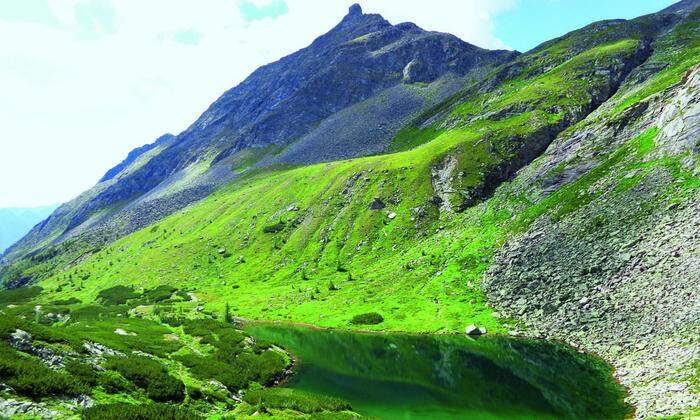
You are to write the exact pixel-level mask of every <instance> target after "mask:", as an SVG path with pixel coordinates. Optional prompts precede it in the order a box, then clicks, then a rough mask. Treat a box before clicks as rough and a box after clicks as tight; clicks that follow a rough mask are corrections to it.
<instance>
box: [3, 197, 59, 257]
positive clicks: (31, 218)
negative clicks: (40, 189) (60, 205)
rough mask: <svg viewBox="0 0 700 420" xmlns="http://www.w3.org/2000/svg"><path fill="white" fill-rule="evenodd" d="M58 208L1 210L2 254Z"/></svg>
mask: <svg viewBox="0 0 700 420" xmlns="http://www.w3.org/2000/svg"><path fill="white" fill-rule="evenodd" d="M56 207H57V206H42V207H24V208H3V209H0V253H2V252H3V251H5V249H7V248H8V247H9V246H10V245H12V244H13V243H15V242H16V241H18V240H20V239H22V237H23V236H24V235H26V234H27V233H28V232H29V231H30V230H31V229H32V228H33V227H34V225H36V224H37V223H39V222H41V221H42V220H44V219H46V218H47V217H48V216H49V215H50V214H51V213H52V212H53V211H54V209H55V208H56Z"/></svg>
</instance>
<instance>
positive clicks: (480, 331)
mask: <svg viewBox="0 0 700 420" xmlns="http://www.w3.org/2000/svg"><path fill="white" fill-rule="evenodd" d="M464 332H465V333H466V334H467V335H472V336H474V335H484V334H486V328H484V327H477V326H476V325H474V324H471V325H469V326H468V327H467V328H465V329H464Z"/></svg>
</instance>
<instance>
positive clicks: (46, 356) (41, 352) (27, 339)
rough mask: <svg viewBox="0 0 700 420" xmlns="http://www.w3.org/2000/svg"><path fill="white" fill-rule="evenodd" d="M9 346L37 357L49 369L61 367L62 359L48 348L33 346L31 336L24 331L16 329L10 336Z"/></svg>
mask: <svg viewBox="0 0 700 420" xmlns="http://www.w3.org/2000/svg"><path fill="white" fill-rule="evenodd" d="M10 346H12V347H14V348H15V349H17V350H19V351H23V352H25V353H29V354H32V355H34V356H37V357H39V358H40V359H41V360H42V361H43V362H44V363H46V364H47V365H49V366H50V367H54V368H59V367H62V366H63V357H61V356H59V355H58V354H56V352H54V351H53V350H52V349H50V348H48V347H44V346H35V345H34V344H33V342H32V336H31V335H30V334H29V333H28V332H26V331H23V330H20V329H18V330H15V332H13V333H12V334H10Z"/></svg>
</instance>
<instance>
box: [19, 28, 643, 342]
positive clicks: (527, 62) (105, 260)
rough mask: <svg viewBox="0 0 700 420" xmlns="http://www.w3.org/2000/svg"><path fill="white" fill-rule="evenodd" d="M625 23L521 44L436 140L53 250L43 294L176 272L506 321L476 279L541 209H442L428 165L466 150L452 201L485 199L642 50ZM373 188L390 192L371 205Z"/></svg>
mask: <svg viewBox="0 0 700 420" xmlns="http://www.w3.org/2000/svg"><path fill="white" fill-rule="evenodd" d="M618 29H619V28H617V29H615V30H613V29H607V30H606V31H605V32H604V34H603V35H600V34H599V36H598V37H597V38H595V39H597V40H598V41H597V42H596V41H595V39H594V40H593V41H592V40H591V37H581V35H580V34H579V33H575V34H574V35H571V36H570V37H568V38H564V39H562V40H559V41H557V42H555V43H553V44H551V45H548V46H546V48H543V49H538V50H536V51H535V52H533V53H532V54H531V55H527V56H524V57H523V58H522V59H521V61H520V63H521V64H519V67H518V68H519V70H518V71H517V72H515V73H514V74H513V75H512V76H510V77H507V78H504V77H503V76H502V75H501V76H499V78H501V79H503V80H501V82H500V83H499V84H498V85H497V86H495V87H491V88H490V89H491V91H490V93H489V92H482V91H480V90H479V89H476V88H475V89H472V90H471V91H468V92H467V93H465V95H466V96H465V97H463V98H461V100H460V102H459V103H458V104H457V105H456V106H452V107H451V108H449V109H446V110H443V116H442V117H441V118H442V119H441V121H442V123H440V124H439V125H440V127H441V130H440V133H439V134H437V137H435V138H434V139H433V140H432V141H430V142H427V143H425V144H422V145H420V146H418V147H416V148H414V149H411V150H407V151H404V152H399V153H395V154H391V155H385V156H374V157H368V158H362V159H354V160H350V161H343V162H334V163H329V164H321V165H314V166H309V167H302V168H296V169H292V170H280V171H276V172H271V173H269V172H265V173H259V174H257V175H253V176H249V177H246V178H245V179H242V180H240V181H237V182H235V183H234V184H232V185H230V186H229V187H227V188H226V189H224V190H222V191H219V192H218V193H217V194H215V195H213V196H211V197H209V198H207V199H205V200H204V201H202V202H201V203H199V204H197V205H194V206H192V207H190V208H188V209H186V210H184V211H182V212H180V213H178V214H176V215H174V216H172V217H169V218H167V219H165V220H162V221H161V222H159V223H158V224H157V226H153V227H149V228H147V229H144V230H141V231H139V232H136V233H135V234H132V235H130V236H128V237H126V238H124V239H122V240H119V241H117V242H115V243H113V244H111V245H110V246H108V247H107V248H105V249H103V250H100V251H99V252H96V253H94V254H93V255H90V256H86V257H85V258H83V259H81V260H80V262H79V263H78V264H77V265H74V264H67V265H66V264H65V263H67V262H68V261H64V262H63V263H62V264H61V265H55V266H54V267H55V268H58V270H55V269H52V271H51V274H52V275H51V276H50V277H48V278H46V279H44V280H43V281H41V282H40V285H41V286H42V287H43V288H44V289H45V291H46V292H45V293H44V295H45V296H46V298H47V299H48V298H49V296H50V298H51V299H56V298H68V297H78V298H79V299H81V300H83V301H90V300H91V299H93V298H94V297H95V296H97V294H98V293H99V292H100V291H101V290H103V289H105V288H108V287H112V286H114V285H120V284H124V285H137V286H138V287H154V286H157V285H160V284H169V285H172V286H175V287H179V288H182V289H186V290H188V291H191V292H193V293H194V294H195V295H196V296H197V298H198V301H197V302H192V301H190V302H182V303H180V304H178V305H179V306H181V307H182V308H183V309H193V308H194V307H196V306H199V305H204V306H205V308H207V309H211V310H212V311H219V310H221V309H222V308H223V307H224V305H225V304H227V303H228V304H229V305H230V307H231V309H232V311H233V313H234V314H236V315H239V316H243V317H249V318H257V319H280V320H288V321H295V322H310V323H314V324H317V325H323V326H340V327H347V326H349V320H350V318H351V317H352V316H353V315H356V314H359V313H364V312H379V313H381V314H382V315H383V316H384V319H385V321H384V322H383V323H381V324H378V325H375V326H368V327H367V328H373V329H393V330H410V331H454V330H458V329H461V328H462V327H463V326H464V325H466V324H468V323H472V322H474V323H478V324H480V325H484V326H486V327H487V328H490V329H493V330H497V331H503V330H504V329H505V328H506V327H504V326H503V325H502V322H503V321H502V320H500V319H499V318H498V317H495V316H493V314H492V311H491V310H490V309H489V308H488V307H487V306H486V304H485V302H484V297H483V295H482V293H481V292H480V290H479V282H480V279H481V276H482V274H483V272H484V271H485V270H486V268H487V267H488V264H489V261H490V258H491V255H492V254H493V252H494V250H495V249H497V248H498V247H499V246H500V245H501V244H502V243H503V242H504V241H505V240H506V239H507V238H508V236H509V235H510V234H511V233H513V232H517V231H519V230H522V229H523V228H524V226H526V225H527V224H529V223H530V222H531V221H532V220H533V218H532V217H529V216H528V214H529V213H527V212H521V213H519V214H515V213H514V209H518V210H519V211H521V210H522V206H521V205H520V203H519V202H518V198H515V197H501V196H497V197H494V198H493V199H491V200H490V201H488V202H487V203H482V204H480V205H476V206H472V207H468V208H466V209H465V211H464V212H462V213H459V214H454V215H452V214H450V215H445V214H444V213H443V214H442V215H441V214H440V211H439V208H438V206H437V205H435V203H434V202H433V196H434V194H435V193H434V190H433V185H432V182H431V169H433V168H434V166H435V164H436V163H438V162H440V161H442V160H443V159H444V156H446V155H450V156H456V157H457V160H458V169H457V170H456V171H455V175H453V178H455V183H454V188H455V189H456V190H458V191H461V193H459V194H455V197H456V199H455V204H457V205H459V204H460V203H464V202H465V201H468V203H469V204H474V203H476V202H478V201H479V199H480V198H483V197H481V196H480V194H481V193H482V192H483V193H485V192H486V191H487V190H488V189H489V188H492V187H493V186H492V185H489V183H490V182H493V180H494V177H493V174H494V173H498V174H503V173H504V172H505V173H507V172H508V171H509V170H513V169H514V168H516V167H517V166H518V165H522V164H525V163H527V161H528V160H530V159H532V158H534V156H529V155H530V154H532V149H533V148H534V149H538V148H539V149H542V148H544V147H546V145H547V144H548V141H551V139H552V138H553V136H554V135H555V134H556V133H557V132H558V131H561V130H563V129H564V128H566V127H567V126H568V125H570V124H572V123H575V122H576V121H578V120H580V119H581V118H583V117H585V115H586V114H587V112H588V111H590V110H591V109H592V108H594V107H595V106H597V104H598V103H600V102H602V101H603V100H604V99H605V98H606V97H607V96H608V95H610V94H612V93H613V92H614V89H615V85H616V84H617V83H619V82H620V81H621V79H622V78H623V77H624V75H625V74H626V72H628V71H630V70H631V69H632V67H634V65H636V64H639V62H640V60H641V59H642V58H643V57H644V51H645V50H646V48H647V45H646V42H645V41H644V39H643V38H644V33H642V32H639V33H635V32H634V31H632V32H630V31H629V30H624V31H622V30H618ZM595 31H596V32H595V33H599V29H598V28H596V29H595ZM630 33H631V35H630ZM579 38H582V39H585V43H583V44H581V43H580V42H579V41H578V39H579ZM538 69H539V70H538ZM543 70H546V71H543ZM508 73H509V74H510V73H513V72H512V71H508ZM457 172H459V173H461V175H457ZM375 198H380V199H381V201H382V202H383V203H384V204H385V205H386V207H385V208H382V209H380V210H372V209H370V204H371V203H372V202H373V201H374V200H375ZM553 206H554V205H553ZM67 255H70V254H67ZM47 261H51V263H52V264H55V260H50V259H49V260H47ZM42 269H43V268H41V266H40V265H34V266H33V268H31V269H30V270H29V271H31V270H42ZM53 270H55V271H53ZM25 274H26V273H25ZM44 295H42V296H44ZM41 298H42V297H41V296H40V297H39V299H41Z"/></svg>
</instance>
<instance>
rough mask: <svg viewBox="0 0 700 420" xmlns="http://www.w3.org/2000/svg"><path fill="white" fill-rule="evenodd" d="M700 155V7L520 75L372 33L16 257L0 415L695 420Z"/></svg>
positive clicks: (111, 184) (467, 52)
mask: <svg viewBox="0 0 700 420" xmlns="http://www.w3.org/2000/svg"><path fill="white" fill-rule="evenodd" d="M699 153H700V1H698V0H684V1H681V2H679V3H676V4H674V5H672V6H671V7H669V8H666V9H664V10H661V11H659V12H657V13H653V14H649V15H645V16H640V17H637V18H634V19H630V20H624V19H616V20H606V21H601V22H594V23H592V24H590V25H587V26H585V27H583V28H580V29H578V30H575V31H573V32H570V33H568V34H565V35H563V36H561V37H559V38H556V39H552V40H550V41H547V42H545V43H543V44H541V45H539V46H538V47H536V48H534V49H532V50H531V51H528V52H525V53H518V52H511V51H489V50H484V49H481V48H478V47H476V46H473V45H470V44H468V43H466V42H463V41H461V40H460V39H458V38H456V37H454V36H452V35H449V34H443V33H437V32H429V31H425V30H423V29H421V28H419V27H418V26H416V25H414V24H412V23H399V24H392V23H389V22H387V21H386V20H385V19H384V18H382V17H381V16H379V15H374V14H365V13H364V12H363V11H362V9H361V7H360V6H358V5H354V6H352V7H351V8H350V10H349V12H348V14H347V15H346V16H345V17H344V18H343V19H342V21H341V22H340V23H338V24H337V25H336V26H335V27H334V28H332V29H331V30H330V31H329V32H327V33H326V34H324V35H322V36H320V37H319V38H317V39H316V40H315V41H313V42H312V43H311V45H309V46H308V47H307V48H305V49H302V50H300V51H298V52H295V53H293V54H291V55H289V56H287V57H284V58H282V59H281V60H279V61H277V62H274V63H271V64H268V65H266V66H263V67H261V68H259V69H258V70H256V71H255V72H253V73H252V74H251V75H250V76H249V77H248V78H247V79H245V80H244V81H243V82H242V83H241V84H239V85H238V86H236V87H234V88H232V89H231V90H229V91H227V92H225V93H224V94H223V95H222V96H221V97H220V98H219V99H218V100H216V101H215V102H214V103H213V104H212V105H211V106H210V107H209V109H207V110H206V111H205V112H204V113H203V114H202V115H201V116H200V117H199V118H198V119H197V121H195V122H194V123H193V124H192V125H191V126H190V127H189V128H188V129H186V130H185V131H183V132H182V133H179V134H177V135H164V136H162V137H161V138H159V139H157V140H156V141H155V142H154V143H151V144H149V145H146V146H143V147H141V148H138V149H136V150H134V151H132V152H131V153H130V154H129V155H128V156H127V157H126V158H125V159H124V160H123V162H122V163H120V164H119V165H118V166H116V167H115V168H113V169H111V170H109V171H108V172H107V173H106V174H105V176H104V177H103V178H102V179H101V180H100V182H99V183H98V184H97V185H95V186H94V187H93V188H92V189H90V190H88V191H86V192H85V193H83V194H82V195H80V196H79V197H78V198H76V199H75V200H73V201H71V202H68V203H65V204H63V205H62V206H61V207H59V208H58V209H57V210H56V211H55V212H54V213H53V214H52V215H51V216H50V217H48V218H47V219H46V220H44V221H43V222H41V223H40V224H38V225H37V226H36V227H34V229H32V231H31V232H30V233H29V234H28V235H27V236H26V237H25V238H23V239H22V240H21V241H20V242H18V243H17V244H16V245H14V246H13V247H11V248H10V249H9V250H8V251H7V252H6V253H5V254H4V255H3V260H2V265H0V278H1V279H2V281H3V285H4V289H3V290H2V291H0V305H1V306H2V311H3V312H2V314H0V324H2V325H1V326H2V328H0V338H2V340H1V341H0V344H2V345H1V346H0V350H1V351H0V368H1V369H0V380H1V381H2V383H3V385H5V387H6V389H4V390H3V391H0V392H2V395H3V397H2V398H3V402H2V403H0V414H6V415H15V414H17V413H23V414H27V415H37V416H44V417H51V416H63V415H66V416H69V415H72V414H75V413H76V412H80V413H86V414H84V415H85V416H88V415H92V416H94V418H110V417H109V416H111V415H114V413H115V412H119V413H121V412H125V411H124V410H127V411H128V410H135V411H134V413H135V414H134V415H137V414H138V415H142V416H146V418H148V416H151V417H153V416H166V417H168V418H194V417H197V416H203V417H206V416H214V417H215V416H221V415H227V414H231V413H233V415H236V416H241V417H242V418H246V416H251V417H252V416H256V417H257V416H271V417H285V416H287V417H286V418H289V417H299V418H308V416H310V415H312V414H313V413H316V414H319V413H320V414H319V415H328V416H332V417H333V418H353V417H357V416H361V415H363V414H367V413H369V415H374V414H376V413H375V412H372V411H371V410H372V409H373V408H372V407H368V406H366V405H363V401H362V400H359V401H358V400H353V398H355V397H356V396H357V395H358V394H357V393H361V392H360V391H358V390H361V389H372V386H374V385H376V383H378V382H382V383H384V384H386V383H392V384H394V383H395V384H396V386H395V387H393V388H395V389H392V390H388V391H387V390H386V389H385V388H381V389H383V390H384V391H382V392H390V391H391V392H393V391H396V392H397V394H396V395H397V396H399V390H403V391H405V392H404V393H402V394H400V398H399V397H397V398H396V400H397V401H398V400H401V401H406V405H410V404H409V401H408V399H410V398H413V397H415V395H417V394H416V392H414V391H415V390H416V389H421V390H423V389H425V390H428V389H429V390H430V392H440V393H442V394H440V395H443V394H444V395H443V396H444V398H443V399H444V400H445V401H450V404H454V406H451V407H450V410H453V409H454V407H460V409H465V408H464V407H463V406H462V405H460V404H463V403H464V401H466V400H465V399H459V398H455V399H454V400H452V399H450V398H452V397H451V395H452V394H451V392H453V391H454V390H455V389H460V390H462V389H469V390H470V391H469V392H470V393H473V395H478V396H480V397H479V398H476V400H479V403H478V404H476V405H473V406H470V407H469V409H471V410H475V411H474V412H475V413H477V412H478V413H487V414H488V415H494V416H501V417H504V418H507V417H508V416H509V415H512V413H513V412H516V411H508V410H506V409H503V410H502V411H489V410H490V409H493V407H490V406H489V404H486V403H484V401H486V400H488V401H501V402H504V401H505V403H504V404H506V403H507V404H511V405H510V406H509V407H517V409H518V410H526V411H517V412H518V413H523V412H527V413H531V416H532V417H538V416H541V417H560V418H626V417H632V416H636V417H639V418H656V417H663V416H677V417H674V418H692V417H693V416H697V415H698V414H699V413H700V411H698V410H699V409H700V408H699V407H700V394H699V389H700V388H699V387H700V340H699V337H700V157H699V156H700V155H699ZM251 320H258V321H265V322H269V321H274V322H275V324H274V325H275V327H270V328H268V327H269V326H270V325H271V324H266V323H265V322H263V323H262V324H251V323H250V321H251ZM292 323H295V324H310V325H313V326H315V327H322V328H332V329H343V330H362V331H363V332H367V331H384V332H398V331H403V332H419V333H424V334H455V336H454V337H452V336H447V335H444V336H442V337H441V338H440V340H437V339H436V340H433V341H430V340H432V338H429V339H426V341H421V340H422V339H421V340H413V341H412V340H406V341H407V342H410V343H414V341H415V342H419V341H420V342H421V343H423V344H421V346H422V347H421V348H420V349H417V348H416V347H415V344H410V343H409V344H406V343H404V345H403V347H401V346H400V345H397V344H396V343H399V344H401V343H402V342H403V340H404V339H401V338H395V337H393V336H392V337H391V338H390V337H388V336H387V337H385V336H376V337H375V336H372V337H373V338H370V339H363V338H361V337H363V335H358V336H353V335H351V334H350V333H347V334H349V335H347V336H346V335H343V338H342V340H347V341H346V342H345V341H342V340H341V338H340V334H338V335H335V333H333V332H326V333H327V334H328V335H327V336H323V334H325V333H321V332H319V331H316V332H313V333H309V332H307V333H304V332H300V330H299V329H298V328H297V327H289V329H288V330H284V328H286V327H281V326H284V325H287V324H292ZM250 325H253V327H251V326H250ZM275 328H281V329H282V330H276V329H275ZM261 331H262V333H264V334H263V336H264V338H263V336H260V335H256V334H259V333H261ZM280 331H281V332H280ZM305 334H307V335H305ZM344 334H345V333H344ZM456 334H459V336H456ZM305 337H306V338H305ZM308 337H314V338H313V340H314V342H315V343H316V342H319V343H320V342H322V343H325V344H323V346H327V347H324V348H322V349H315V348H312V349H310V347H309V346H310V345H309V344H308V343H310V342H311V341H308V342H306V341H305V340H306V339H307V338H308ZM308 339H309V340H311V339H310V338H308ZM453 339H454V340H455V341H452V340H453ZM392 340H393V341H392ZM459 340H464V341H459ZM428 341H430V343H432V344H430V343H428ZM369 342H371V344H368V343H369ZM555 342H556V343H564V344H566V346H563V345H562V346H561V347H557V346H559V345H561V344H553V343H555ZM3 343H4V344H3ZM329 343H330V344H329ZM426 343H427V344H426ZM465 343H467V344H465ZM333 346H336V347H333ZM411 346H414V347H411ZM295 348H299V349H302V350H300V351H303V352H305V353H304V354H303V355H302V356H300V357H301V359H302V360H307V361H313V362H308V363H309V364H308V365H307V366H305V367H304V369H307V370H304V371H303V372H305V373H304V374H306V375H308V376H306V377H304V378H310V377H313V378H312V380H310V382H308V383H307V382H304V383H306V384H307V385H308V387H311V384H316V385H317V386H319V387H321V388H323V387H327V388H328V389H327V390H326V391H328V392H327V394H328V395H325V394H323V395H317V394H316V393H315V392H316V391H318V390H317V389H310V388H309V389H300V388H299V387H298V386H297V385H298V384H296V383H295V382H294V381H292V382H291V383H286V382H285V379H286V378H287V377H288V376H289V375H290V374H291V373H292V372H295V371H296V370H297V369H299V366H298V365H297V363H296V362H297V358H296V357H297V356H298V355H295V354H294V351H295ZM348 348H350V349H352V350H353V351H356V352H357V353H358V354H360V353H362V352H366V353H367V354H368V355H369V356H368V357H367V358H363V359H361V360H362V363H360V362H358V361H357V360H360V359H357V360H355V359H348V357H349V356H348V357H344V358H343V359H342V360H341V359H336V358H338V357H339V355H340V354H345V355H346V353H347V351H346V350H347V349H348ZM400 348H406V349H408V348H412V349H413V350H415V351H413V350H410V351H409V350H405V351H398V349H400ZM338 349H345V350H343V352H341V351H339V350H338ZM419 350H420V351H419ZM421 352H423V353H421ZM418 354H429V357H427V358H422V357H419V356H416V355H418ZM19 355H21V357H20V356H19ZM305 357H308V358H307V359H304V358H305ZM378 361H381V363H379V362H378ZM397 361H400V364H404V365H405V366H409V365H410V366H411V369H408V368H407V369H406V372H409V371H410V375H408V374H407V375H404V376H400V375H399V376H395V375H396V373H395V372H396V371H397V370H396V369H397V366H399V365H400V364H399V362H397ZM302 363H303V362H302ZM455 366H461V367H462V369H464V366H468V367H469V369H467V370H468V371H469V374H470V375H481V376H479V377H478V380H477V379H474V378H476V376H475V377H474V378H473V377H471V376H464V375H466V373H464V375H462V373H459V374H456V373H455V372H457V370H456V368H455ZM562 366H564V368H562ZM137 367H138V368H137ZM93 368H94V369H93ZM399 368H400V366H399ZM29 370H32V371H36V372H39V373H38V374H37V375H36V378H33V379H32V378H28V377H27V375H25V374H24V373H23V372H27V371H29ZM93 370H94V371H95V372H97V373H95V372H93ZM141 370H143V371H141ZM309 372H311V373H309ZM460 372H463V371H460ZM334 375H335V376H334ZM460 375H462V376H460ZM319 378H321V379H323V381H325V382H323V381H322V380H321V379H319ZM325 378H330V379H327V380H326V379H325ZM465 378H466V379H465ZM493 378H506V379H503V381H507V382H508V384H510V385H512V389H515V390H517V392H510V391H509V392H505V391H504V389H505V388H490V386H492V385H493V383H497V382H499V381H494V380H493ZM553 378H554V379H553ZM30 379H32V380H31V381H30ZM351 379H352V380H351ZM467 379H468V380H467ZM39 380H41V383H40V384H37V382H38V381H39ZM32 381H33V382H32ZM391 381H394V382H391ZM460 381H461V382H460ZM503 381H501V382H503ZM30 382H31V384H32V386H28V385H26V384H27V383H30ZM280 383H281V384H284V386H283V387H274V385H278V384H280ZM319 383H320V384H321V385H318V384H319ZM347 383H356V384H359V385H357V387H356V388H353V390H354V391H353V392H349V391H348V389H347V387H346V388H343V387H342V386H339V385H338V384H347ZM591 384H595V387H596V388H595V389H596V396H597V398H596V399H595V400H592V399H591V398H590V395H585V394H586V393H588V390H589V389H591V388H590V386H592V385H591ZM333 387H336V388H333ZM405 387H407V388H405ZM331 388H332V390H331ZM377 389H379V388H377ZM406 389H410V392H409V391H406ZM321 391H323V390H321ZM403 391H402V392H403ZM426 392H428V391H426ZM460 392H461V391H460ZM331 394H332V395H334V397H330V396H329V395H331ZM516 394H517V395H516ZM392 395H393V394H392ZM420 395H422V394H420ZM431 395H432V394H431ZM335 396H341V397H343V398H347V401H346V400H344V399H343V398H336V397H335ZM411 396H413V397H411ZM482 396H483V397H482ZM489 396H490V397H489ZM516 396H520V397H522V400H517V399H515V398H516ZM373 397H374V396H373ZM489 398H492V399H489ZM373 401H374V400H373ZM469 401H471V399H469ZM364 402H365V403H366V401H364ZM426 404H427V403H425V401H423V400H421V401H420V404H419V405H420V406H421V407H423V408H425V407H428V405H426ZM431 404H432V402H431ZM445 404H446V403H445ZM470 404H471V403H470ZM137 407H138V408H137ZM430 407H432V406H430ZM444 408H445V407H441V409H444ZM374 409H376V407H374ZM393 409H396V407H393V408H392V410H393ZM425 409H426V410H427V409H428V408H425ZM430 409H431V410H432V409H435V410H437V409H436V408H435V407H432V408H430ZM141 410H143V411H141ZM363 410H369V411H363ZM387 410H388V409H387ZM479 410H482V411H479ZM513 410H515V408H514V409H513ZM128 412H129V413H131V411H128ZM388 412H391V413H395V411H385V412H384V413H388ZM435 412H438V411H435ZM444 412H453V411H449V410H446V411H444ZM91 413H92V414H91ZM144 413H146V414H144ZM154 413H155V414H154ZM178 416H181V417H178ZM305 416H306V417H305ZM142 418H143V417H142Z"/></svg>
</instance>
